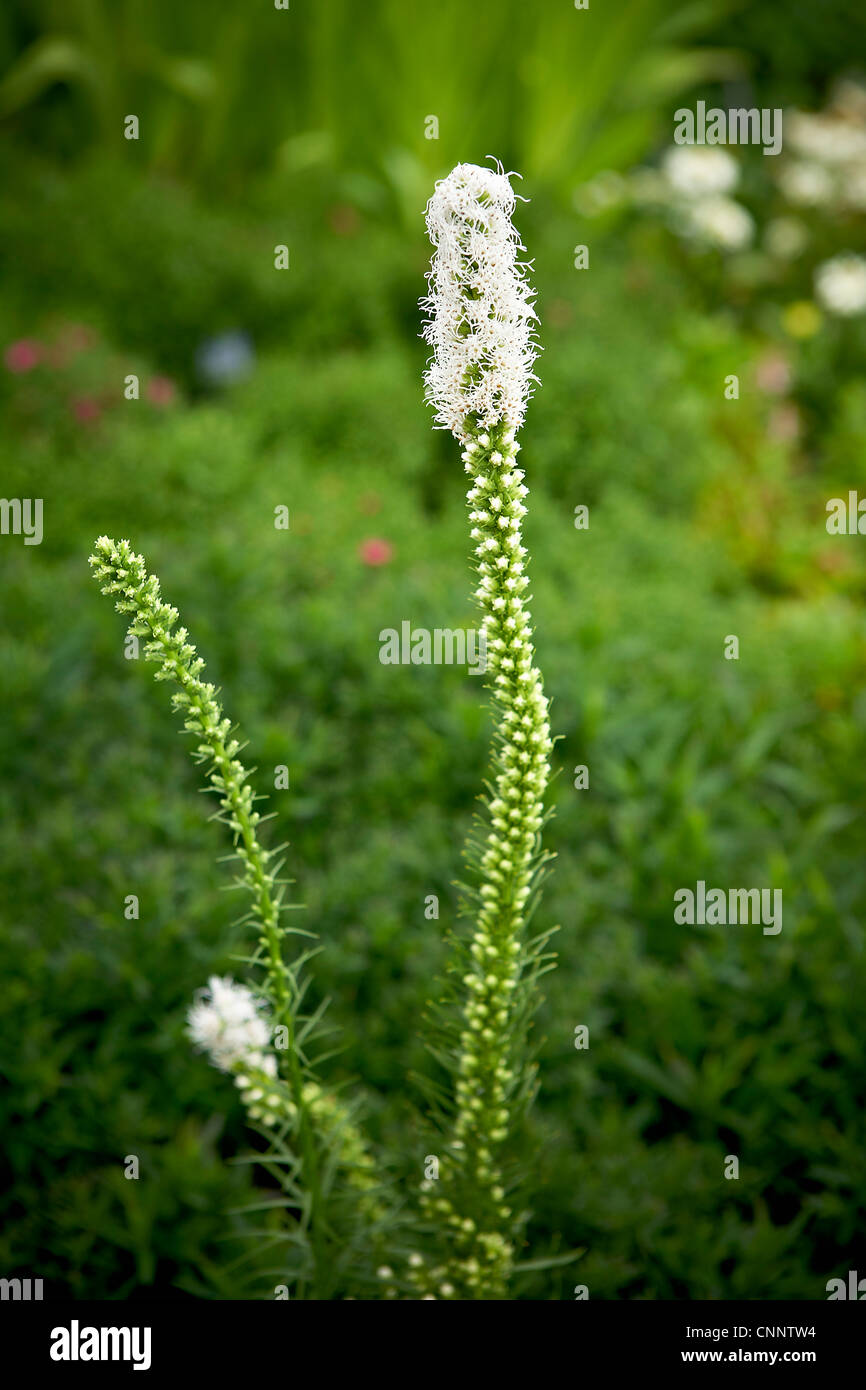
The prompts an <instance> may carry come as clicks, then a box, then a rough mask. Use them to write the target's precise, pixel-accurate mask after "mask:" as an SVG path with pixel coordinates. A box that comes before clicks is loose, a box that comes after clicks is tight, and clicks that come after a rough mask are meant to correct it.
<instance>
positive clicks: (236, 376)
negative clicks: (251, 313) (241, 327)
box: [195, 331, 256, 386]
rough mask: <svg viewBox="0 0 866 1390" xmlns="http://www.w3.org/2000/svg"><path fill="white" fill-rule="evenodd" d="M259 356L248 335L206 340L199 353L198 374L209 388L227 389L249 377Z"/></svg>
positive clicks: (239, 333)
mask: <svg viewBox="0 0 866 1390" xmlns="http://www.w3.org/2000/svg"><path fill="white" fill-rule="evenodd" d="M255 360H256V354H255V350H254V348H253V344H252V339H251V338H250V337H249V335H248V334H247V333H241V332H239V331H234V332H231V333H218V334H217V336H216V337H215V338H205V340H204V342H203V343H201V344H200V346H199V347H198V348H197V349H196V354H195V365H196V371H197V372H198V374H199V376H200V377H201V378H202V380H203V381H206V382H207V383H208V385H209V386H228V385H230V384H231V382H233V381H240V380H241V378H242V377H245V376H249V374H250V372H251V371H252V369H253V366H254V365H255Z"/></svg>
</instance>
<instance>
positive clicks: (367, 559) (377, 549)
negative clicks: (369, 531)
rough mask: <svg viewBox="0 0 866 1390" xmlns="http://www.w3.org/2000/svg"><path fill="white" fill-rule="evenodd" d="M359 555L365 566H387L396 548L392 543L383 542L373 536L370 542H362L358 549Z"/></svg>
mask: <svg viewBox="0 0 866 1390" xmlns="http://www.w3.org/2000/svg"><path fill="white" fill-rule="evenodd" d="M358 554H359V555H360V557H361V559H362V560H363V561H364V564H365V565H387V563H388V561H389V560H390V559H391V556H392V555H393V554H394V548H393V546H392V545H391V542H390V541H383V540H381V539H380V538H379V537H378V536H372V537H370V539H369V540H366V541H362V542H361V544H360V546H359V547H358Z"/></svg>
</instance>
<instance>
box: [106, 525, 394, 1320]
mask: <svg viewBox="0 0 866 1390" xmlns="http://www.w3.org/2000/svg"><path fill="white" fill-rule="evenodd" d="M90 565H91V567H92V569H93V572H94V576H95V578H96V579H97V581H98V582H99V584H100V587H101V589H102V592H103V593H104V594H108V595H111V596H113V597H114V598H115V606H116V608H117V610H118V611H119V612H121V613H127V614H130V615H131V618H132V621H131V622H130V625H129V630H128V631H129V634H131V635H133V636H135V637H137V638H143V639H144V647H143V655H144V657H145V660H147V661H152V662H155V663H156V664H157V670H156V672H155V679H156V680H159V681H169V682H171V683H172V684H173V685H174V686H175V687H176V689H175V691H174V693H173V695H172V705H173V707H174V709H176V710H178V711H180V712H181V714H182V715H183V718H184V728H185V729H186V731H187V732H188V733H190V734H192V735H193V737H194V738H196V739H197V740H198V743H197V745H196V747H195V749H194V751H193V758H194V759H195V761H196V762H197V763H199V764H203V765H204V766H205V767H206V768H207V775H208V780H209V782H210V786H211V788H212V789H213V790H214V791H216V793H217V796H218V798H219V810H218V812H217V813H216V816H215V817H214V818H215V819H217V820H219V821H221V822H222V823H223V824H224V825H226V826H227V827H228V829H229V830H230V832H231V835H232V838H233V841H234V846H235V853H236V859H237V861H238V864H239V866H240V869H239V874H238V877H237V879H236V882H237V883H238V884H239V885H240V886H241V887H242V888H243V889H244V890H245V891H246V893H247V895H248V899H249V908H248V911H247V913H246V914H245V916H244V918H243V922H244V923H245V924H248V925H251V926H252V927H253V929H254V930H255V932H256V934H257V937H258V940H257V945H256V949H255V951H254V953H253V954H252V956H251V957H249V959H248V964H250V965H251V966H252V967H253V968H254V969H257V970H258V971H259V972H260V975H261V978H260V979H259V980H258V981H257V986H256V992H255V994H253V993H252V992H251V991H250V990H248V989H247V988H246V987H245V986H243V985H238V984H235V983H234V982H232V981H230V980H220V979H219V978H218V977H212V978H211V980H210V984H209V989H208V991H206V992H205V993H204V995H203V997H201V998H200V999H199V1001H198V1002H197V1003H196V1004H195V1005H194V1006H193V1008H192V1009H191V1010H190V1015H189V1027H190V1034H191V1036H192V1038H193V1041H194V1042H196V1043H197V1045H198V1046H199V1047H203V1048H205V1049H206V1050H207V1051H208V1052H209V1053H210V1056H211V1060H212V1061H213V1062H214V1064H215V1065H217V1066H219V1067H220V1068H221V1069H222V1070H225V1071H229V1072H231V1073H232V1074H233V1075H234V1077H235V1082H236V1084H237V1085H238V1087H239V1089H240V1092H241V1098H242V1100H243V1102H244V1104H245V1106H246V1109H247V1113H248V1117H249V1119H250V1121H251V1122H253V1123H255V1124H257V1125H258V1126H260V1127H262V1130H263V1132H264V1133H267V1134H268V1135H269V1137H271V1138H275V1139H276V1141H277V1142H278V1143H279V1145H280V1146H283V1144H284V1141H285V1139H286V1137H287V1136H289V1137H290V1138H291V1139H292V1140H293V1147H296V1148H297V1151H298V1154H299V1158H300V1164H299V1166H298V1173H297V1181H296V1180H295V1178H294V1176H291V1177H290V1176H289V1173H288V1171H284V1174H283V1180H284V1187H285V1188H286V1191H287V1193H289V1195H290V1196H291V1198H292V1201H291V1202H289V1203H287V1205H293V1206H295V1207H296V1209H297V1211H298V1212H299V1214H300V1219H301V1222H302V1225H303V1226H304V1227H305V1229H306V1230H307V1231H308V1233H309V1244H310V1249H311V1268H310V1269H308V1270H306V1271H305V1277H306V1278H308V1279H309V1283H310V1287H311V1290H312V1292H313V1296H315V1292H316V1290H317V1289H322V1288H323V1287H324V1282H325V1278H326V1276H325V1274H324V1271H325V1270H326V1269H327V1268H328V1267H329V1256H328V1252H327V1249H326V1245H327V1241H328V1239H329V1238H330V1236H331V1231H330V1219H329V1213H328V1210H327V1200H326V1198H327V1194H326V1193H325V1191H324V1188H323V1180H322V1174H323V1172H325V1171H326V1169H327V1168H328V1167H329V1165H330V1167H331V1169H333V1161H334V1156H335V1155H336V1161H337V1162H339V1163H340V1164H341V1165H342V1168H343V1173H344V1175H347V1178H348V1183H349V1186H350V1187H354V1188H356V1189H357V1190H358V1191H359V1192H366V1191H368V1190H369V1189H370V1188H371V1187H372V1186H373V1182H372V1179H371V1176H370V1171H369V1170H370V1168H371V1166H372V1162H371V1160H370V1158H369V1156H368V1154H367V1152H366V1149H365V1147H364V1145H363V1142H362V1141H361V1139H360V1136H359V1134H358V1131H357V1129H356V1127H355V1125H354V1124H353V1122H352V1121H351V1119H350V1118H349V1116H348V1112H347V1110H346V1107H345V1106H344V1105H343V1103H342V1102H340V1101H338V1100H337V1099H336V1098H335V1097H334V1096H332V1095H330V1094H329V1093H327V1092H325V1091H323V1089H322V1088H321V1086H320V1085H319V1084H318V1082H317V1081H316V1080H315V1078H314V1076H313V1075H312V1072H311V1070H310V1068H309V1066H308V1064H307V1060H306V1057H305V1055H304V1051H303V1044H304V1042H305V1041H306V1039H307V1036H308V1035H309V1034H310V1033H311V1032H312V1028H313V1024H314V1022H315V1020H303V1019H302V1016H301V1014H300V1007H301V1001H302V997H303V984H302V982H301V979H300V975H299V970H298V967H297V966H293V965H290V964H289V963H288V962H287V961H286V959H285V957H284V954H283V942H284V939H285V937H286V936H287V935H289V934H290V933H291V934H294V935H303V936H310V935H311V933H309V932H301V931H300V930H299V929H297V928H289V927H288V926H287V925H286V924H285V923H284V921H283V920H282V914H283V913H284V911H286V910H287V905H286V904H285V903H284V894H285V888H286V881H285V880H284V879H281V878H280V877H279V874H280V870H281V868H282V860H279V859H278V856H279V854H280V852H281V850H282V848H283V846H279V847H277V848H276V849H271V850H268V849H265V848H264V847H263V846H262V844H261V842H260V840H259V835H258V827H259V825H260V824H261V822H262V820H263V819H264V817H262V816H261V815H260V814H259V812H258V811H257V810H256V809H255V804H254V803H255V800H256V798H255V796H254V794H253V790H252V787H251V786H250V784H249V778H250V775H251V774H250V771H249V769H247V768H246V767H245V766H244V764H243V762H242V761H241V759H240V757H239V754H240V753H241V752H242V745H241V744H240V743H239V742H238V740H237V738H236V737H235V736H234V734H233V730H232V726H231V722H230V721H229V719H227V718H226V717H225V715H224V714H223V710H222V707H221V705H220V702H219V699H218V694H217V691H216V688H215V687H214V686H213V685H212V684H210V683H209V682H207V681H204V680H203V679H202V676H201V673H202V671H203V669H204V662H203V660H202V658H201V657H199V656H197V654H196V649H195V647H194V646H193V644H192V643H191V642H190V641H189V634H188V632H187V630H186V628H184V627H178V626H177V623H178V617H179V614H178V611H177V609H176V608H174V607H172V605H170V604H167V603H166V602H165V601H164V600H163V598H162V596H161V593H160V584H159V580H158V579H157V577H156V576H155V575H151V574H148V572H147V569H146V566H145V562H144V559H143V558H142V556H141V555H137V554H135V552H134V551H133V550H132V548H131V546H130V545H129V542H128V541H126V540H121V541H119V542H116V541H113V540H111V539H109V538H108V537H107V536H100V538H99V539H98V540H97V542H96V546H95V550H94V553H93V555H92V556H91V557H90ZM266 1039H267V1045H266ZM275 1039H278V1040H279V1045H278V1046H277V1047H276V1050H275V1051H271V1050H270V1048H271V1045H272V1044H273V1042H274V1040H275ZM275 1130H276V1131H277V1133H276V1135H275V1134H274V1131H275ZM263 1162H264V1163H265V1164H266V1166H267V1155H264V1156H263ZM296 1166H297V1165H296ZM371 1210H372V1208H371V1204H370V1202H369V1200H367V1211H368V1214H369V1213H370V1211H371ZM373 1214H374V1215H375V1214H376V1213H375V1212H374V1213H373ZM302 1287H303V1283H302Z"/></svg>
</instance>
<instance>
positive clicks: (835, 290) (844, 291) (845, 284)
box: [815, 251, 866, 318]
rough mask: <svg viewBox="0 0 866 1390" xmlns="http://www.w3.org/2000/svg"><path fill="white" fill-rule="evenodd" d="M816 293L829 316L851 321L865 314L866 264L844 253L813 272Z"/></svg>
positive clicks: (848, 253)
mask: <svg viewBox="0 0 866 1390" xmlns="http://www.w3.org/2000/svg"><path fill="white" fill-rule="evenodd" d="M815 293H816V294H817V296H818V299H819V300H820V302H821V304H822V305H823V307H824V308H825V309H826V310H827V312H828V313H830V314H838V315H839V316H840V317H841V318H851V317H853V316H854V315H855V314H862V313H864V312H866V260H864V258H863V257H862V256H855V255H854V254H853V252H850V251H849V252H844V253H843V254H842V255H841V256H834V257H833V259H832V260H830V261H824V263H823V265H819V266H818V269H817V270H816V271H815Z"/></svg>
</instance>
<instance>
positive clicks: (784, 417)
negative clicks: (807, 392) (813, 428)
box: [767, 401, 801, 444]
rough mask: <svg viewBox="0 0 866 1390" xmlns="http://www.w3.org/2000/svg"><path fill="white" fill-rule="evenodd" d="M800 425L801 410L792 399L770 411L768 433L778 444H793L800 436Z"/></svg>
mask: <svg viewBox="0 0 866 1390" xmlns="http://www.w3.org/2000/svg"><path fill="white" fill-rule="evenodd" d="M800 425H801V420H800V412H799V410H798V409H797V407H796V406H795V405H794V404H793V403H792V402H791V401H786V402H785V403H784V404H782V405H777V406H776V408H775V409H774V410H773V411H771V412H770V418H769V420H768V421H767V434H768V435H769V437H770V438H771V439H774V440H775V441H776V442H777V443H778V444H792V443H793V442H794V440H796V439H799V437H800Z"/></svg>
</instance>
